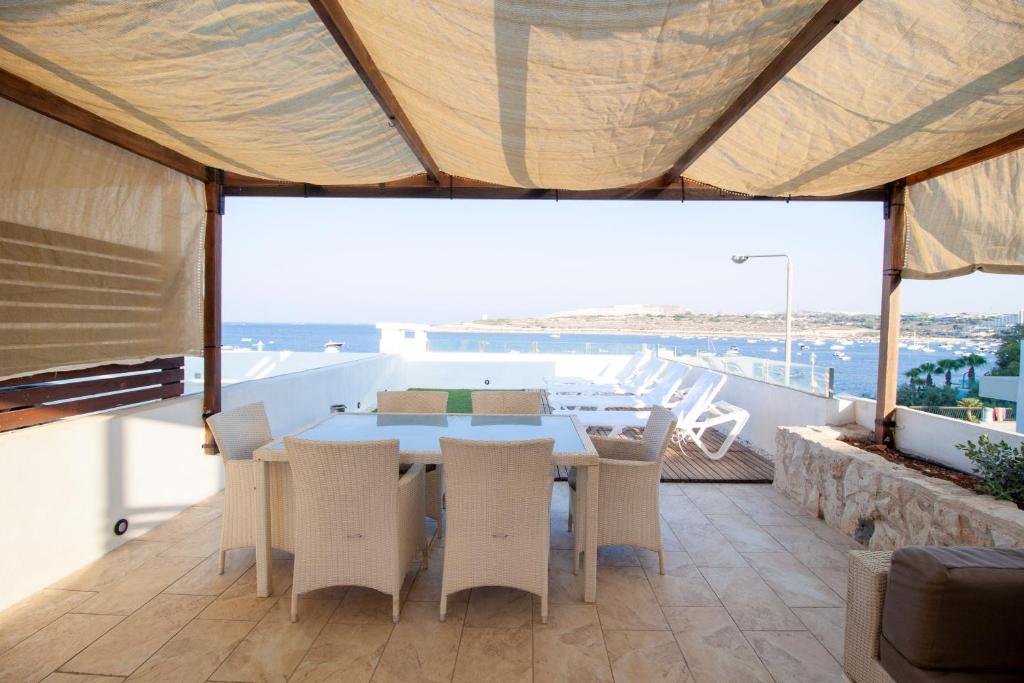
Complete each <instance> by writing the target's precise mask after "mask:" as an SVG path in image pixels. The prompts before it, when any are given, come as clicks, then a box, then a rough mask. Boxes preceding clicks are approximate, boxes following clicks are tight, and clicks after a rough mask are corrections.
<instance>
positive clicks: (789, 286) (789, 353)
mask: <svg viewBox="0 0 1024 683" xmlns="http://www.w3.org/2000/svg"><path fill="white" fill-rule="evenodd" d="M752 258H784V259H786V384H789V369H790V364H791V362H792V360H793V340H792V335H793V261H792V259H790V258H789V254H747V255H745V256H733V257H732V262H733V263H735V264H736V265H742V264H744V263H746V262H747V261H749V260H750V259H752Z"/></svg>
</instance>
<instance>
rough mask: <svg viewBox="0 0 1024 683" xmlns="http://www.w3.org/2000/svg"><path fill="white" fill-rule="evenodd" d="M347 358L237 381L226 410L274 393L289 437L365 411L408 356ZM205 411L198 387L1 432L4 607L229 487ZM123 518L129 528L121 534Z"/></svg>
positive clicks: (281, 427) (269, 402) (275, 411)
mask: <svg viewBox="0 0 1024 683" xmlns="http://www.w3.org/2000/svg"><path fill="white" fill-rule="evenodd" d="M323 355H328V354H323ZM329 355H335V354H329ZM337 356H340V357H341V359H342V360H348V361H349V362H347V363H345V364H343V365H337V364H336V365H331V366H329V367H325V368H320V369H314V370H307V371H305V372H299V373H295V374H291V375H282V376H278V377H274V378H270V379H264V380H260V381H253V382H243V383H240V384H236V385H233V386H230V387H226V388H225V389H224V407H225V408H231V407H234V406H237V405H241V404H244V403H250V402H252V401H263V402H264V403H265V404H266V406H267V411H268V414H269V416H270V420H271V427H272V429H273V431H274V433H275V434H282V433H286V432H288V431H293V430H295V429H298V428H299V427H302V426H304V425H306V424H308V423H310V422H312V421H313V420H315V419H317V418H318V417H320V416H322V415H325V414H326V413H327V412H328V411H329V410H330V406H331V405H332V404H336V403H345V404H346V405H348V406H349V409H350V410H355V408H356V405H357V404H359V403H361V404H362V406H363V408H364V409H365V408H366V406H367V404H368V403H372V402H374V401H375V398H376V392H377V391H378V390H379V389H384V388H389V386H390V385H389V384H388V382H389V377H393V376H394V375H395V374H396V373H395V369H396V367H398V366H400V365H401V362H402V361H401V359H400V358H399V357H397V356H378V355H372V356H369V357H367V356H365V355H364V354H337ZM346 357H348V358H346ZM353 357H354V358H355V359H354V360H353ZM335 362H337V361H335ZM201 414H202V405H201V396H200V395H196V394H193V395H190V396H183V397H180V398H175V399H169V400H166V401H160V402H157V403H152V404H148V405H144V406H138V407H135V408H129V409H125V410H117V411H112V412H109V413H103V414H100V415H91V416H85V417H77V418H71V419H68V420H64V421H62V422H57V423H54V424H49V425H40V426H38V427H29V428H27V429H20V430H17V431H13V432H7V433H4V434H0V481H3V482H4V495H3V496H2V497H0V519H2V520H3V526H2V527H0V547H2V548H3V552H2V553H0V577H2V580H0V609H3V608H4V607H5V606H7V605H10V604H12V603H14V602H16V601H18V600H20V599H21V598H23V597H25V596H27V595H29V594H31V593H33V592H35V591H37V590H39V589H41V588H43V587H45V586H47V585H49V584H51V583H53V582H54V581H56V580H58V579H60V578H61V577H63V576H66V575H67V574H69V573H71V572H72V571H74V570H75V569H78V568H79V567H81V566H83V565H85V564H87V563H88V562H91V561H92V560H94V559H96V558H98V557H100V556H101V555H103V554H104V553H106V552H109V551H110V550H112V549H114V548H115V547H117V546H119V545H121V544H122V543H124V542H126V541H128V540H130V539H132V538H135V537H137V536H139V535H141V534H142V533H144V532H145V531H147V530H148V529H150V528H152V527H153V526H155V525H157V524H159V523H160V522H162V521H164V520H166V519H168V518H169V517H171V516H173V515H175V514H177V513H178V512H180V511H181V510H183V509H185V508H186V507H188V506H190V505H193V504H194V503H196V502H198V501H200V500H202V499H203V498H205V497H207V496H210V495H212V494H213V493H216V492H217V491H218V490H220V489H221V488H222V487H223V479H222V477H223V467H222V464H221V459H220V457H219V456H213V457H211V456H207V455H204V454H203V453H202V443H203V430H202V427H201V424H202V422H201V419H200V416H201ZM122 517H124V518H125V519H127V520H128V521H129V530H128V533H127V534H125V535H124V536H115V535H114V533H113V526H114V522H115V521H116V520H118V519H120V518H122Z"/></svg>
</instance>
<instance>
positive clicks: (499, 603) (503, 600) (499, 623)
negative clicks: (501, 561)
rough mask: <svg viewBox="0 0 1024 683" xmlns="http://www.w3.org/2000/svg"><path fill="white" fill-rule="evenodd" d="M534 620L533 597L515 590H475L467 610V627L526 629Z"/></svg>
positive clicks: (482, 588)
mask: <svg viewBox="0 0 1024 683" xmlns="http://www.w3.org/2000/svg"><path fill="white" fill-rule="evenodd" d="M532 618H533V596H532V595H531V594H530V593H527V592H526V591H521V590H516V589H514V588H500V587H497V586H485V587H481V588H474V589H473V591H472V593H471V595H470V596H469V609H468V610H466V626H475V627H478V628H524V627H527V626H529V625H530V620H531V619H532Z"/></svg>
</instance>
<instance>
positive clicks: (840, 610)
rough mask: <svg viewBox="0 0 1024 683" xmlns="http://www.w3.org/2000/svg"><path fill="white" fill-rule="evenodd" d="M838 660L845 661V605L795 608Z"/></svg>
mask: <svg viewBox="0 0 1024 683" xmlns="http://www.w3.org/2000/svg"><path fill="white" fill-rule="evenodd" d="M793 612H795V613H796V616H797V617H798V618H799V619H800V621H802V622H803V623H804V626H806V627H807V630H808V631H810V632H811V633H812V634H814V637H815V638H817V639H818V642H820V643H821V644H822V645H824V646H825V649H827V650H828V651H829V652H830V653H831V654H832V656H833V657H835V659H836V661H837V662H840V663H842V661H843V636H844V634H845V632H846V608H845V607H797V608H795V609H794V610H793Z"/></svg>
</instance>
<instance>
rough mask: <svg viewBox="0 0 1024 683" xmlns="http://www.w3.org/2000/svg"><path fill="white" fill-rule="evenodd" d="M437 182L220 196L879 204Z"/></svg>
mask: <svg viewBox="0 0 1024 683" xmlns="http://www.w3.org/2000/svg"><path fill="white" fill-rule="evenodd" d="M440 180H441V183H440V184H435V183H433V182H431V181H430V180H429V179H428V178H427V177H426V175H425V174H420V175H416V176H412V177H409V178H402V179H400V180H395V181H391V182H387V183H373V184H365V185H310V184H308V183H290V182H280V181H274V180H264V179H259V178H248V177H245V176H241V175H238V174H235V173H225V174H224V194H225V195H227V196H232V197H347V198H361V197H363V198H371V197H377V198H392V199H395V198H424V199H551V200H555V201H558V200H584V199H590V200H601V199H604V200H611V199H630V200H661V201H676V202H679V201H683V202H686V201H783V202H785V201H794V202H806V201H850V202H862V201H870V202H881V201H883V200H884V199H885V198H886V196H887V194H886V191H885V189H884V188H872V189H867V190H861V191H858V192H850V193H846V194H841V195H832V196H828V197H811V196H800V197H764V196H753V195H745V194H738V193H735V192H729V191H727V190H720V189H718V188H716V187H710V186H708V185H702V184H700V183H696V182H694V181H690V180H687V181H685V182H684V183H683V185H682V187H680V183H678V182H677V183H675V184H674V185H671V186H668V187H665V186H663V185H661V184H660V183H658V182H648V183H638V184H636V185H630V186H627V187H617V188H610V189H603V190H555V189H544V188H522V187H509V186H505V185H495V184H493V183H486V182H483V181H480V180H473V179H471V178H459V177H455V176H450V175H448V174H445V173H442V174H441V178H440Z"/></svg>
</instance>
